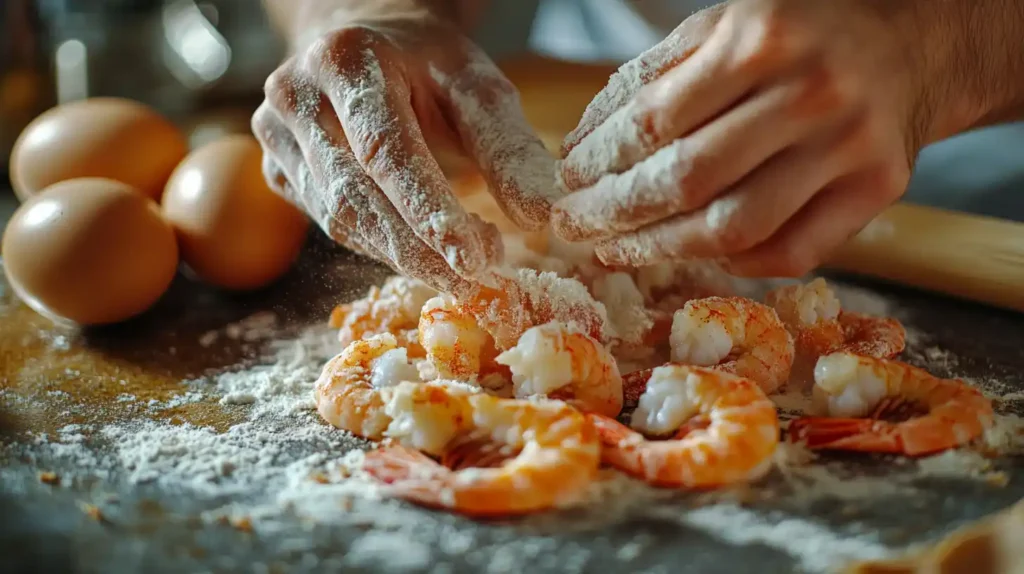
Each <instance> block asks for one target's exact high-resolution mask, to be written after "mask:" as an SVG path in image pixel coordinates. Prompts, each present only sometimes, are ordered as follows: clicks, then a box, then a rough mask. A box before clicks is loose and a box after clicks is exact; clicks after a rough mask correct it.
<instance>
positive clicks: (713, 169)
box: [552, 82, 829, 241]
mask: <svg viewBox="0 0 1024 574" xmlns="http://www.w3.org/2000/svg"><path fill="white" fill-rule="evenodd" d="M813 90H814V88H813V87H810V88H809V87H808V86H807V84H805V83H802V82H790V83H787V84H782V85H779V86H776V87H773V88H770V89H768V90H767V91H765V92H764V93H761V94H759V95H758V96H757V97H754V98H751V99H749V100H747V101H745V102H744V103H742V104H740V105H739V106H737V107H735V108H733V109H732V110H730V111H729V112H728V113H726V114H725V115H723V116H721V117H720V118H718V119H717V120H716V121H714V122H712V123H710V124H707V125H705V126H704V127H702V128H700V129H699V130H697V131H696V132H694V133H693V134H691V135H689V136H687V137H684V138H681V139H677V140H676V141H674V142H672V143H671V144H669V145H667V146H665V147H663V148H661V149H660V150H658V151H657V152H655V153H654V155H652V156H650V157H649V158H646V159H644V160H641V161H640V162H639V163H637V164H636V165H635V166H633V167H632V168H631V169H630V170H628V171H626V172H624V173H621V174H609V175H606V176H604V177H603V178H601V179H600V180H598V181H597V183H596V184H595V185H594V186H593V187H590V188H588V189H583V190H580V191H577V192H575V193H573V194H570V195H568V196H566V197H565V198H563V199H562V200H560V201H559V202H558V203H557V204H556V205H555V208H554V213H553V215H552V223H553V226H554V229H555V231H556V232H557V233H558V234H559V235H560V236H562V237H563V238H564V239H567V240H570V241H579V240H586V239H600V238H603V237H608V236H610V235H615V234H620V233H625V232H630V231H634V230H637V229H639V228H640V227H642V226H645V225H648V224H650V223H653V222H655V221H658V220H661V219H664V218H666V217H669V216H671V215H673V214H677V213H682V212H687V211H691V210H694V209H697V208H700V207H703V206H705V205H706V204H707V203H708V202H710V201H711V200H712V199H713V198H714V197H716V196H717V195H718V194H719V193H721V192H722V191H723V190H725V189H727V188H729V187H730V186H732V185H733V184H735V183H736V182H738V181H739V180H740V179H742V178H743V177H744V176H745V175H746V174H748V173H749V172H750V171H752V170H754V169H755V168H757V167H758V166H760V165H761V164H762V163H764V162H765V161H766V160H768V159H769V158H770V157H771V156H773V155H774V154H776V153H778V152H780V151H781V150H783V149H785V148H787V147H789V146H790V145H792V144H794V143H795V142H797V141H799V140H800V139H801V138H803V137H805V136H806V135H807V134H809V133H810V132H811V131H812V130H813V129H815V128H817V129H821V128H822V127H824V126H827V125H829V124H827V123H826V124H824V126H823V125H822V123H821V122H822V120H821V119H820V118H814V121H811V120H810V119H809V118H806V117H801V116H800V114H799V113H798V112H796V110H799V109H800V108H802V107H803V106H805V105H807V101H808V100H809V99H810V97H813V96H812V95H809V94H808V91H812V92H813ZM595 135H596V132H595ZM588 141H589V140H588ZM584 145H587V144H586V143H584V144H582V145H581V146H580V147H579V148H577V149H583V146H584Z"/></svg>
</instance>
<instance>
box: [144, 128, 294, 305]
mask: <svg viewBox="0 0 1024 574" xmlns="http://www.w3.org/2000/svg"><path fill="white" fill-rule="evenodd" d="M262 158H263V151H262V150H261V149H260V145H259V143H257V141H256V139H255V138H253V137H252V136H250V135H233V136H228V137H224V138H221V139H219V140H217V141H215V142H212V143H209V144H207V145H205V146H203V147H201V148H199V149H197V150H195V151H194V152H192V153H191V154H189V156H188V157H187V158H185V160H184V161H182V162H181V165H179V166H178V168H177V169H176V170H174V173H173V174H172V175H171V179H170V180H169V181H168V182H167V189H166V191H165V192H164V198H163V207H164V216H165V217H166V218H167V220H168V221H170V222H171V223H172V224H173V225H174V228H175V231H177V233H178V242H179V245H180V246H181V256H182V259H183V260H184V261H185V263H186V264H187V265H188V266H189V268H191V270H192V271H194V272H195V274H196V275H198V276H199V278H200V279H203V280H204V281H207V282H209V283H212V284H214V285H218V286H220V287H225V288H228V289H255V288H258V287H262V286H264V285H267V284H268V283H270V282H272V281H274V280H275V279H277V278H278V277H280V276H281V275H283V274H284V273H285V272H286V271H287V270H288V268H289V267H290V266H291V264H292V262H293V261H294V260H295V258H296V256H297V255H298V254H299V250H300V249H301V248H302V244H303V243H304V241H305V238H306V231H307V229H308V227H309V222H308V220H307V219H306V216H305V215H304V214H303V213H302V212H301V211H299V210H298V209H297V208H296V207H295V206H293V205H292V204H290V203H288V202H287V201H285V200H284V199H282V198H281V197H280V196H278V195H277V194H275V193H274V192H273V191H272V190H271V189H270V188H269V187H268V186H267V183H266V181H265V180H264V179H263V172H262V170H261V167H260V164H261V161H262Z"/></svg>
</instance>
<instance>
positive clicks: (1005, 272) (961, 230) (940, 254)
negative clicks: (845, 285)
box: [827, 203, 1024, 311]
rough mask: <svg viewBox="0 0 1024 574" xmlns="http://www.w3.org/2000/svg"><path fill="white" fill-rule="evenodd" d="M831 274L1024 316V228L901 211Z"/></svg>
mask: <svg viewBox="0 0 1024 574" xmlns="http://www.w3.org/2000/svg"><path fill="white" fill-rule="evenodd" d="M827 267H829V268H832V269H836V270H841V271H848V272H851V273H855V274H861V275H866V276H871V277H877V278H880V279H885V280H889V281H893V282H896V283H902V284H904V285H909V286H911V287H917V288H920V289H926V290H929V291H937V292H940V293H945V294H947V295H952V296H955V297H961V298H964V299H970V300H973V301H979V302H982V303H988V304H991V305H996V306H1000V307H1007V308H1010V309H1015V310H1018V311H1024V224H1021V223H1015V222H1012V221H1007V220H1002V219H995V218H991V217H981V216H977V215H969V214H966V213H959V212H954V211H946V210H943V209H936V208H933V207H923V206H919V205H911V204H907V203H897V204H896V205H893V206H892V207H890V208H889V209H888V210H886V211H885V212H884V213H882V214H881V215H879V216H878V217H877V218H875V220H874V221H872V222H871V224H870V225H868V226H867V227H865V228H864V230H863V231H861V232H860V233H859V234H858V235H857V236H856V237H854V238H853V239H851V240H850V242H849V243H847V244H846V245H845V246H844V247H842V248H841V249H840V250H839V251H838V252H837V253H836V254H835V255H834V256H833V257H832V258H831V260H830V261H829V262H828V264H827Z"/></svg>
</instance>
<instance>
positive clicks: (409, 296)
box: [330, 275, 437, 357]
mask: <svg viewBox="0 0 1024 574" xmlns="http://www.w3.org/2000/svg"><path fill="white" fill-rule="evenodd" d="M435 295H437V292H436V291H434V289H432V288H431V287H430V286H429V285H427V284H426V283H423V282H422V281H419V280H416V279H409V278H407V277H401V276H397V275H395V276H392V277H389V278H388V279H387V280H386V281H385V282H384V285H382V286H381V287H377V286H373V287H370V291H369V292H368V293H367V294H366V297H363V298H362V299H358V300H356V301H353V302H351V303H346V304H343V305H339V306H337V307H335V308H334V310H333V311H332V312H331V320H330V325H331V326H332V327H334V328H336V329H338V341H339V342H340V343H341V345H342V348H344V347H347V346H348V345H350V344H351V343H352V342H353V341H358V340H360V339H365V338H367V337H370V336H372V335H378V334H380V333H391V334H392V335H394V336H395V337H396V338H398V340H399V344H400V345H401V346H402V347H404V348H406V349H407V350H408V351H409V354H410V356H413V357H422V356H423V355H424V353H423V349H422V348H421V347H420V346H419V343H418V341H417V340H416V326H417V322H418V321H419V318H420V309H421V308H422V307H423V304H424V303H426V302H427V300H428V299H430V298H431V297H434V296H435Z"/></svg>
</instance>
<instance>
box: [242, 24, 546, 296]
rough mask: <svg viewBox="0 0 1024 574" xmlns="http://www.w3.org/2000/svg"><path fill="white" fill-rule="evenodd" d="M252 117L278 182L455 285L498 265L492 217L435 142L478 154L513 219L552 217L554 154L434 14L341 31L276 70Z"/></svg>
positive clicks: (364, 240)
mask: <svg viewBox="0 0 1024 574" xmlns="http://www.w3.org/2000/svg"><path fill="white" fill-rule="evenodd" d="M265 93H266V100H265V101H264V102H263V104H262V105H261V106H260V108H259V109H258V110H257V111H256V113H255V114H254V116H253V120H252V127H253V132H254V133H255V134H256V136H257V138H258V139H259V140H260V142H261V144H262V146H263V148H264V172H265V176H266V178H267V180H268V182H269V183H270V184H271V186H272V187H273V188H274V189H275V190H276V191H278V192H279V193H281V194H282V195H284V196H285V197H287V198H289V199H290V200H291V201H293V202H294V203H296V204H298V205H299V206H301V207H302V208H304V209H305V210H306V212H307V213H309V214H310V216H311V217H313V219H315V220H316V222H317V223H318V224H319V225H320V227H321V228H322V229H323V230H324V231H325V232H327V233H328V234H329V235H330V236H331V237H332V238H334V239H335V240H336V241H338V242H339V243H342V244H344V245H346V246H348V247H350V248H352V249H353V250H356V251H359V252H362V253H364V254H366V255H369V256H371V257H374V258H376V259H378V260H380V261H383V262H385V263H387V264H389V265H390V266H392V267H393V268H394V269H395V270H396V271H397V272H399V273H402V274H405V275H409V276H412V277H416V278H419V279H421V280H424V281H426V282H428V283H430V284H431V285H432V286H434V287H435V288H437V289H440V290H442V291H447V292H453V291H456V290H457V289H456V287H457V286H459V285H461V284H462V283H463V279H464V278H471V277H474V276H476V275H478V274H480V273H481V272H482V271H484V270H485V269H487V268H488V267H490V266H491V265H493V264H495V263H496V262H498V261H500V259H501V258H502V251H501V241H500V238H499V236H498V232H497V230H496V229H495V228H494V226H493V225H491V224H487V223H484V222H483V221H482V220H480V218H479V217H477V216H476V215H472V214H468V213H466V211H465V210H464V209H463V208H462V207H461V206H460V205H459V202H458V200H457V198H456V197H455V196H454V195H453V193H452V191H451V190H450V188H449V186H448V183H447V181H446V179H445V177H444V175H443V173H442V171H441V169H440V167H439V166H438V164H437V162H436V161H435V159H434V157H433V156H432V155H431V152H430V150H429V149H428V145H427V142H428V141H429V142H431V143H438V142H439V143H440V145H448V146H451V147H454V148H455V149H458V150H461V151H462V152H463V153H464V154H466V155H468V156H469V158H470V159H471V160H473V161H474V163H476V165H477V166H478V167H479V168H480V170H481V172H482V173H483V175H484V177H485V179H486V180H487V182H488V185H489V187H490V191H491V193H492V195H493V196H494V197H495V199H496V200H497V202H498V204H499V205H500V206H501V207H502V209H503V210H504V212H505V213H506V214H507V215H508V216H509V218H510V219H511V220H512V221H513V222H515V223H516V224H518V225H519V226H521V227H523V228H524V229H528V230H536V229H540V228H542V227H543V226H544V225H546V224H547V221H548V218H549V216H550V207H551V204H552V203H553V202H554V200H555V199H556V197H557V196H558V195H559V194H558V192H557V191H556V185H555V180H554V173H555V158H554V157H552V156H551V154H549V153H548V152H547V150H546V149H545V148H544V146H543V144H542V143H541V141H540V139H539V138H538V137H537V136H536V135H535V134H534V132H533V131H532V129H531V128H530V127H529V125H528V124H527V123H526V120H525V119H524V117H523V113H522V110H521V108H520V104H519V96H518V93H517V91H516V90H515V88H514V87H513V86H512V85H511V83H510V82H509V81H508V80H507V79H506V78H505V77H504V75H503V74H502V73H501V72H500V71H499V70H498V69H497V68H496V67H495V66H494V64H493V63H492V62H491V61H490V60H489V59H488V58H487V56H486V55H484V54H483V52H482V51H481V50H480V49H479V48H477V47H476V46H474V45H473V44H472V43H471V42H470V41H469V40H467V39H465V38H464V37H463V36H462V35H461V34H460V33H459V32H458V30H456V29H455V27H454V26H451V25H449V24H446V23H444V22H441V21H439V20H437V19H432V18H422V19H416V20H415V21H394V20H392V21H388V22H385V23H382V24H380V25H372V26H367V25H362V26H358V27H342V28H338V29H334V30H332V31H330V32H327V33H326V34H324V35H322V36H321V37H320V38H319V39H317V40H316V41H315V42H313V43H312V44H311V45H310V46H309V47H307V48H304V49H299V50H298V52H297V55H296V56H294V57H292V58H290V59H288V60H287V61H286V62H284V63H283V64H282V65H281V66H280V67H279V68H278V69H277V70H276V71H275V72H274V73H273V74H271V76H270V77H269V78H268V79H267V82H266V86H265Z"/></svg>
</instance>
